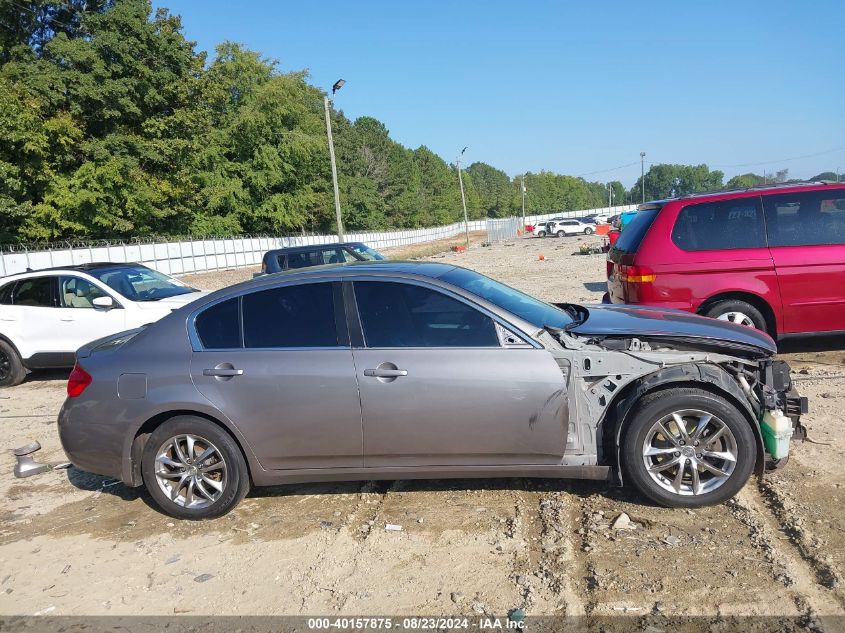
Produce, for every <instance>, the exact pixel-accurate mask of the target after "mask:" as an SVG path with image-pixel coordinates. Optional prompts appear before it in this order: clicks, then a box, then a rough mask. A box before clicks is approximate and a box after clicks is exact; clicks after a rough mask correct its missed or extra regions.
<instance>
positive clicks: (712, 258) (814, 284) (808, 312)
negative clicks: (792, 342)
mask: <svg viewBox="0 0 845 633" xmlns="http://www.w3.org/2000/svg"><path fill="white" fill-rule="evenodd" d="M607 289H608V294H607V295H606V296H605V301H609V302H611V303H633V304H644V305H649V306H660V307H663V308H678V309H680V310H687V311H690V312H697V313H698V314H703V315H706V316H710V317H715V318H717V319H723V320H726V321H733V322H736V323H741V324H743V325H748V326H753V327H756V328H758V329H761V330H765V331H767V332H768V333H769V334H771V335H772V337H774V338H783V337H785V336H789V335H797V334H806V333H816V332H845V184H836V183H824V182H815V183H790V184H786V185H773V186H768V187H761V188H754V189H746V190H742V191H731V192H722V193H711V194H698V195H692V196H688V197H683V198H672V199H669V200H662V201H658V202H650V203H647V204H643V205H641V206H640V208H639V212H638V213H637V216H636V217H635V218H634V219H633V220H632V221H631V222H630V223H629V224H628V226H626V227H625V229H624V230H623V231H622V235H620V237H619V239H618V240H617V241H616V243H615V244H614V245H613V247H612V248H611V249H610V251H609V252H608V255H607Z"/></svg>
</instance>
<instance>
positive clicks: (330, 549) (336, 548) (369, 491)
mask: <svg viewBox="0 0 845 633" xmlns="http://www.w3.org/2000/svg"><path fill="white" fill-rule="evenodd" d="M395 485H396V482H391V483H390V485H389V486H387V485H386V484H384V483H383V482H375V481H366V482H363V483H362V484H361V489H360V491H359V492H358V493H357V494H358V502H357V503H356V505H355V507H354V508H352V510H351V511H350V512H348V513H347V515H346V516H345V517H343V519H342V521H341V522H340V525H338V526H337V527H334V526H327V528H326V529H325V530H324V534H325V537H324V539H323V543H322V546H321V549H320V551H319V552H318V553H317V555H316V557H315V558H314V562H313V563H312V564H311V565H310V566H309V568H308V571H307V573H306V575H305V577H304V578H303V588H306V587H307V590H306V591H305V592H304V593H303V594H302V596H301V597H300V611H301V612H302V613H307V612H308V611H309V608H308V607H309V603H310V602H312V601H313V600H314V598H315V597H316V596H318V595H319V594H321V593H325V592H328V593H329V594H331V596H332V598H331V601H332V602H334V603H335V604H334V606H335V607H336V608H338V609H341V610H342V609H343V607H344V605H345V603H346V601H347V600H348V596H344V597H342V598H341V597H339V593H338V592H337V590H336V587H337V585H338V584H339V582H340V581H341V580H343V578H334V579H331V580H330V581H329V583H325V582H322V581H323V580H324V578H325V573H324V572H325V571H326V570H327V569H334V567H333V566H332V565H327V563H330V562H332V557H333V556H336V555H338V554H342V555H343V558H344V559H345V560H349V561H352V563H353V564H352V569H351V570H350V571H349V574H348V575H347V576H346V577H349V576H353V575H354V574H355V573H356V572H357V567H358V560H359V556H358V555H359V553H360V551H361V550H362V549H363V548H364V546H365V543H366V540H367V538H368V536H369V534H370V532H371V530H372V527H374V525H375V520H376V518H377V517H378V514H379V511H380V509H381V508H382V507H383V505H384V502H385V499H386V497H387V495H388V493H389V492H390V490H391V489H393V488H394V487H395ZM379 487H383V488H384V490H382V491H380V490H379ZM371 497H375V504H372V503H370V502H371V501H373V499H371ZM362 512H365V514H366V517H365V518H363V519H361V521H357V519H358V517H359V514H360V513H362ZM356 526H357V527H356ZM347 535H348V536H349V537H351V539H353V542H356V543H357V545H356V546H355V547H354V550H353V551H352V552H349V551H348V545H347V544H346V543H343V544H341V543H340V541H341V540H342V539H344V537H346V536H347Z"/></svg>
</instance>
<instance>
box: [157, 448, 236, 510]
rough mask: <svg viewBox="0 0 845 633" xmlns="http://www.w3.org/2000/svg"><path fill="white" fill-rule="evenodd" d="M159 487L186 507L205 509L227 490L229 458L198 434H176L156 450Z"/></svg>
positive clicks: (177, 502)
mask: <svg viewBox="0 0 845 633" xmlns="http://www.w3.org/2000/svg"><path fill="white" fill-rule="evenodd" d="M155 477H156V482H157V483H158V486H159V488H161V490H162V492H164V494H166V495H167V496H168V497H169V498H170V500H171V501H172V502H173V503H175V504H177V505H179V506H182V507H183V508H195V509H199V508H206V507H208V506H210V505H211V504H212V503H214V502H215V501H217V500H218V499H219V498H220V496H221V495H222V494H223V491H224V490H225V489H226V484H227V468H226V460H224V459H223V454H222V453H221V452H220V450H219V449H218V448H217V447H216V446H215V445H214V444H212V443H211V442H209V441H208V440H207V439H205V438H203V437H200V436H199V435H191V434H185V435H177V436H175V437H171V438H170V439H169V440H167V441H166V442H164V443H163V444H162V445H161V447H160V448H159V450H158V451H157V452H156V459H155Z"/></svg>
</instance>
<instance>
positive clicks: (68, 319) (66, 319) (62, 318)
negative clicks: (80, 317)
mask: <svg viewBox="0 0 845 633" xmlns="http://www.w3.org/2000/svg"><path fill="white" fill-rule="evenodd" d="M59 320H60V321H74V320H75V319H74V318H73V317H72V316H63V317H60V318H59Z"/></svg>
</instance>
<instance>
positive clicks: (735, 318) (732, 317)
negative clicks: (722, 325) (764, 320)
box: [716, 310, 755, 327]
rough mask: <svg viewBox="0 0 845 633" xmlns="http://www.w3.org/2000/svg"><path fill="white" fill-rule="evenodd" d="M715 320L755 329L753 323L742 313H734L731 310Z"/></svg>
mask: <svg viewBox="0 0 845 633" xmlns="http://www.w3.org/2000/svg"><path fill="white" fill-rule="evenodd" d="M716 318H717V319H718V320H719V321H730V322H731V323H736V324H737V325H744V326H745V327H755V326H754V321H752V320H751V317H750V316H748V315H747V314H745V313H744V312H736V311H733V310H732V311H730V312H725V313H724V314H720V315H719V316H717V317H716Z"/></svg>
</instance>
